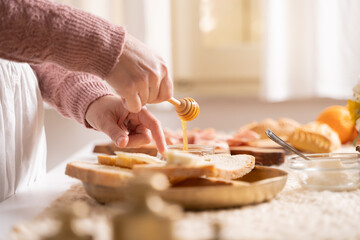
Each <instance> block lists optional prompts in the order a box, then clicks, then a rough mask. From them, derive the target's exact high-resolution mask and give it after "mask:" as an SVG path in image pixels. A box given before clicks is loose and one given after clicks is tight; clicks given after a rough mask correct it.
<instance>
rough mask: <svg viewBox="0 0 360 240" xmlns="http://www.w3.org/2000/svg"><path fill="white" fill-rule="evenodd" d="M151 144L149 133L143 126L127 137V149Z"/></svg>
mask: <svg viewBox="0 0 360 240" xmlns="http://www.w3.org/2000/svg"><path fill="white" fill-rule="evenodd" d="M150 142H151V133H150V130H149V129H146V128H145V127H144V126H138V127H137V129H136V132H135V133H131V134H130V135H129V142H128V144H127V147H138V146H141V145H145V144H149V143H150Z"/></svg>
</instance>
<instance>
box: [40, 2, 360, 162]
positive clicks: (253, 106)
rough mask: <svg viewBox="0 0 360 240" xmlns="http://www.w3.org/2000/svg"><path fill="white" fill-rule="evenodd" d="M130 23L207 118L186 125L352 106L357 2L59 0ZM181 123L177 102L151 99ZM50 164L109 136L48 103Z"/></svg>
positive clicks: (299, 115)
mask: <svg viewBox="0 0 360 240" xmlns="http://www.w3.org/2000/svg"><path fill="white" fill-rule="evenodd" d="M56 1H57V2H60V3H64V4H68V5H71V6H73V7H76V8H80V9H83V10H85V11H89V12H91V13H93V14H96V15H98V16H100V17H103V18H105V19H107V20H109V21H111V22H113V23H115V24H118V25H123V26H125V27H126V28H127V31H128V32H129V33H130V34H132V35H134V36H135V37H137V38H139V39H140V40H141V41H143V42H144V43H146V44H147V45H148V46H149V47H150V48H151V49H153V50H154V51H155V52H157V53H158V54H159V55H161V56H162V57H163V58H164V59H165V60H166V61H167V63H168V65H169V69H170V72H171V75H172V77H173V80H174V85H175V90H174V94H175V96H176V97H178V98H182V97H188V96H190V97H193V98H195V99H196V100H197V101H198V103H199V104H200V108H201V114H200V115H199V117H198V118H197V119H196V120H194V121H193V122H190V123H189V128H190V129H191V128H194V127H198V128H206V127H213V128H215V129H217V130H219V131H226V132H233V131H235V130H236V129H237V128H238V127H240V126H241V125H243V124H246V123H248V122H250V121H260V120H262V119H264V118H268V117H270V118H275V119H276V118H278V117H291V118H294V119H295V120H297V121H299V122H301V123H306V122H309V121H312V120H314V119H315V118H316V116H317V114H318V113H319V112H320V111H321V110H322V109H323V108H325V107H327V106H329V105H336V104H340V105H345V104H346V99H347V98H351V96H352V87H353V86H354V85H355V84H356V83H357V78H358V74H359V73H360V44H359V43H360V29H359V28H358V27H357V23H358V22H359V20H360V2H359V1H356V0H349V1H341V0H332V1H325V0H302V1H300V0H299V1H279V0H266V1H265V0H103V1H98V0H56ZM149 108H150V110H151V111H152V112H153V113H154V114H155V116H157V117H158V118H159V119H160V121H161V122H162V124H163V126H164V127H168V128H171V129H178V128H180V122H179V120H178V118H177V116H176V113H175V111H174V110H173V108H172V106H171V105H170V104H167V103H162V104H157V105H150V106H149ZM45 127H46V132H47V141H48V169H51V168H53V167H54V166H56V165H57V164H58V163H59V162H60V161H62V160H64V159H66V158H67V157H68V156H70V155H71V154H72V153H74V152H75V151H77V150H78V149H80V148H81V147H82V146H84V145H86V144H89V143H94V142H108V141H110V140H109V138H107V137H106V136H105V135H103V134H102V133H99V132H96V131H94V130H91V129H85V128H84V127H83V126H81V125H79V124H78V123H76V122H75V121H73V120H70V119H65V118H63V117H62V116H60V115H59V114H58V113H57V112H56V111H54V110H53V109H51V108H47V110H46V114H45Z"/></svg>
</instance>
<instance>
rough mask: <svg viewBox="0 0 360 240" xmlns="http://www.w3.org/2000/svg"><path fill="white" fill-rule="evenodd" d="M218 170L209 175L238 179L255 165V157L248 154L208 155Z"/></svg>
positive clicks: (210, 161)
mask: <svg viewBox="0 0 360 240" xmlns="http://www.w3.org/2000/svg"><path fill="white" fill-rule="evenodd" d="M206 158H207V159H208V160H209V163H210V164H214V166H215V168H216V171H215V172H214V173H212V174H211V175H208V176H209V177H215V178H221V179H229V180H230V179H237V178H240V177H242V176H244V175H245V174H247V173H249V172H250V171H251V170H252V169H253V168H254V167H255V157H254V156H251V155H247V154H239V155H227V154H214V155H209V156H206Z"/></svg>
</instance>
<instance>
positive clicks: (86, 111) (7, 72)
mask: <svg viewBox="0 0 360 240" xmlns="http://www.w3.org/2000/svg"><path fill="white" fill-rule="evenodd" d="M24 63H27V64H24ZM28 64H30V65H31V68H30V67H29V65H28ZM32 70H33V71H32ZM34 73H35V74H34ZM109 85H110V86H111V87H110V86H109ZM0 90H1V91H0V104H1V106H0V126H1V127H0V131H1V134H0V139H1V140H0V159H1V160H0V201H1V200H3V199H5V198H7V197H9V196H11V195H12V194H14V192H15V190H16V189H18V188H19V187H20V186H22V185H24V186H27V185H29V184H30V183H31V182H34V181H35V180H36V179H37V178H38V177H39V176H40V175H41V173H43V172H44V171H45V168H44V166H45V164H44V161H43V160H45V156H46V154H44V153H43V152H44V150H46V148H44V136H43V135H44V130H43V125H42V121H43V111H42V104H41V100H42V99H44V100H45V101H47V102H48V103H49V104H50V105H52V106H53V107H55V108H56V109H57V110H58V111H59V112H60V113H61V114H62V115H64V116H66V117H71V118H73V119H75V120H77V121H78V122H80V123H82V124H83V125H84V126H85V127H89V128H94V129H96V130H99V131H103V132H104V133H105V134H107V135H108V136H109V137H110V138H111V139H112V140H113V141H114V142H115V144H117V145H118V146H121V147H125V146H138V145H141V144H146V143H149V142H150V140H151V137H152V138H153V139H154V140H155V142H156V145H157V148H158V150H159V151H160V152H163V151H164V150H165V148H166V146H165V138H164V135H163V131H162V128H161V125H160V123H159V121H158V120H157V119H156V118H155V117H154V116H153V115H152V114H151V113H150V112H149V111H148V110H147V109H146V108H145V107H144V106H145V105H146V104H147V103H158V102H162V101H166V100H168V99H170V98H171V96H172V92H173V84H172V81H171V79H170V77H169V75H168V71H167V67H166V64H165V62H164V61H163V60H162V59H161V57H159V56H157V55H156V54H154V53H153V52H151V51H150V50H149V49H148V48H147V47H146V46H145V45H144V44H142V43H141V42H140V41H138V40H137V39H135V38H134V37H132V36H131V35H130V34H128V33H126V31H125V29H124V28H123V27H121V26H116V25H113V24H111V23H109V22H107V21H105V20H103V19H101V18H99V17H96V16H94V15H91V14H89V13H87V12H84V11H81V10H78V9H74V8H71V7H69V6H66V5H61V4H56V3H53V2H51V1H47V0H0ZM40 93H41V96H40ZM151 135H152V136H151ZM39 166H40V167H39Z"/></svg>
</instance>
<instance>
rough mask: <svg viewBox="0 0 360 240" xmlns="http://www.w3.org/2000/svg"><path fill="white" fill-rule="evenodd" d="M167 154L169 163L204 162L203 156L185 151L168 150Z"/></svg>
mask: <svg viewBox="0 0 360 240" xmlns="http://www.w3.org/2000/svg"><path fill="white" fill-rule="evenodd" d="M165 156H166V162H167V165H181V166H194V165H200V164H204V160H203V158H202V157H201V156H198V155H195V154H192V153H188V152H184V151H179V150H167V151H165Z"/></svg>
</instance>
